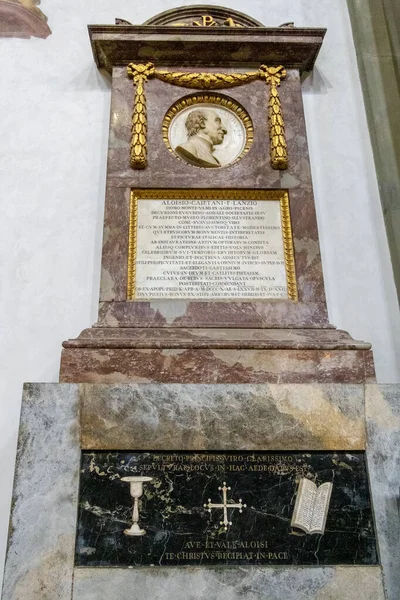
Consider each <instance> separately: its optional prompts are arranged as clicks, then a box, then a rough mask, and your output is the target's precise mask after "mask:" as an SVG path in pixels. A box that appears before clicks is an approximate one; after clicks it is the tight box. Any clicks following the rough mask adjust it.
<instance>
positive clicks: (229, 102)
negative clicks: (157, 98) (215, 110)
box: [162, 93, 254, 169]
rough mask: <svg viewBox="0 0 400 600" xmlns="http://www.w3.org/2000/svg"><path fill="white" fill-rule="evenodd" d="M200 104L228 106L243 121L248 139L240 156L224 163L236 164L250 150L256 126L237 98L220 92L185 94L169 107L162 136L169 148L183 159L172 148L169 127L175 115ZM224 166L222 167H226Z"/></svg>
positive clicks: (178, 157) (228, 165)
mask: <svg viewBox="0 0 400 600" xmlns="http://www.w3.org/2000/svg"><path fill="white" fill-rule="evenodd" d="M198 104H215V105H216V106H219V107H221V108H226V109H228V110H230V111H231V112H233V113H234V114H235V115H236V116H237V117H238V119H239V120H240V121H241V122H242V124H243V127H244V130H245V134H246V141H245V144H244V148H243V150H242V152H241V153H240V154H239V156H237V157H236V158H235V160H233V161H232V162H230V163H229V164H227V165H224V167H230V166H231V165H234V164H235V163H237V162H238V160H240V159H241V158H243V156H244V155H245V154H247V152H248V151H249V150H250V147H251V145H252V143H253V139H254V128H253V122H252V120H251V117H250V115H249V114H248V112H247V110H246V109H245V108H244V107H243V106H242V105H241V104H240V103H239V102H237V101H236V100H233V98H230V97H229V96H222V95H219V94H209V93H208V94H207V93H199V94H191V95H189V96H184V97H183V98H180V99H179V100H178V101H177V102H174V104H173V105H172V106H171V108H169V109H168V111H167V113H166V115H165V117H164V119H163V124H162V136H163V140H164V142H165V144H166V146H167V148H168V150H169V151H170V152H171V153H172V154H173V155H174V156H175V157H176V158H177V159H178V160H181V161H182V162H185V161H183V160H182V159H181V158H180V156H179V155H178V154H177V153H176V152H175V151H174V149H173V148H172V146H171V144H170V141H169V137H168V132H169V127H170V125H171V122H172V119H173V118H174V117H176V115H178V114H179V113H180V112H181V111H182V110H184V109H185V108H188V107H189V106H196V105H198ZM191 166H193V167H195V168H196V169H201V168H203V167H198V166H197V165H191ZM224 167H222V168H224Z"/></svg>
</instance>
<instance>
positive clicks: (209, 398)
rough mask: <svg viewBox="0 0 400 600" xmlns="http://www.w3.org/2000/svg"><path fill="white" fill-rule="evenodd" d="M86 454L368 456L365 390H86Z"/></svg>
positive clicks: (189, 387)
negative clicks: (223, 452) (236, 452)
mask: <svg viewBox="0 0 400 600" xmlns="http://www.w3.org/2000/svg"><path fill="white" fill-rule="evenodd" d="M80 390H81V415H82V419H81V425H82V448H86V449H91V450H96V449H98V450H108V449H113V450H132V449H135V450H153V449H163V450H304V449H307V450H343V449H346V450H363V449H364V448H365V421H364V386H363V385H337V384H314V385H306V384H300V385H293V384H288V385H283V384H282V385H278V384H271V385H259V384H254V385H251V384H250V385H249V384H242V385H240V384H239V385H237V384H227V385H218V384H217V385H213V384H209V385H207V384H199V385H195V384H185V385H180V384H122V385H104V384H93V385H91V384H83V385H81V386H80Z"/></svg>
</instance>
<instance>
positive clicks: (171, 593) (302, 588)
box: [73, 567, 385, 600]
mask: <svg viewBox="0 0 400 600" xmlns="http://www.w3.org/2000/svg"><path fill="white" fill-rule="evenodd" d="M117 590H118V591H117ZM109 598H115V599H118V600H139V599H140V600H154V599H155V598H166V599H172V598H173V599H174V600H217V599H218V600H243V599H244V598H245V599H246V600H283V599H284V600H323V599H326V600H331V599H332V600H333V599H334V600H359V598H363V600H384V598H385V596H384V592H383V585H382V572H381V568H380V567H307V568H304V567H250V568H249V567H231V568H223V569H222V568H219V569H218V568H210V567H201V568H200V567H198V568H192V567H187V568H182V567H181V568H173V567H169V568H168V569H166V568H162V567H154V568H139V569H134V570H133V569H115V568H114V569H86V568H85V569H75V576H74V593H73V600H109Z"/></svg>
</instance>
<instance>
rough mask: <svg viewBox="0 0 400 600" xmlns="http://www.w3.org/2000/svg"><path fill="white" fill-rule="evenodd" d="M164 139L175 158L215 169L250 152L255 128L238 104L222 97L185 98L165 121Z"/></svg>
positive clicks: (198, 96) (167, 114)
mask: <svg viewBox="0 0 400 600" xmlns="http://www.w3.org/2000/svg"><path fill="white" fill-rule="evenodd" d="M163 137H164V141H165V144H166V145H167V147H168V149H169V150H170V152H172V154H174V155H175V157H177V158H179V159H180V160H181V161H183V162H185V163H186V164H188V165H191V166H194V167H200V168H206V169H210V168H211V169H213V168H214V169H215V168H220V167H225V166H228V165H231V164H232V163H233V162H235V161H236V160H238V159H239V158H241V157H242V156H243V155H244V154H246V152H248V150H249V148H250V146H251V143H252V141H253V124H252V121H251V119H250V116H249V115H248V113H247V111H246V110H245V109H244V108H243V106H241V105H240V104H239V103H237V102H236V101H234V100H233V99H232V98H229V97H228V96H222V94H218V95H216V94H215V95H214V94H207V95H204V98H203V96H202V95H201V94H196V95H193V96H186V97H184V98H182V99H181V100H178V101H177V102H175V104H173V105H172V106H171V108H170V109H169V110H168V112H167V113H166V115H165V117H164V121H163Z"/></svg>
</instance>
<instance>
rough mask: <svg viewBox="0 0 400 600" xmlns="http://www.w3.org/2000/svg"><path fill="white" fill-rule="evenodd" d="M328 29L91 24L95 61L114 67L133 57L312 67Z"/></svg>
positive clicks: (177, 63)
mask: <svg viewBox="0 0 400 600" xmlns="http://www.w3.org/2000/svg"><path fill="white" fill-rule="evenodd" d="M325 32H326V29H304V28H296V27H293V28H292V27H287V28H279V27H276V28H267V27H174V26H171V25H169V26H153V25H89V36H90V39H91V44H92V49H93V55H94V58H95V61H96V64H97V66H98V67H99V68H104V69H106V70H107V71H109V72H110V73H111V71H112V68H113V67H114V66H127V65H128V64H129V63H130V62H135V63H146V62H156V63H157V64H162V65H165V66H166V67H169V66H171V67H172V66H179V67H183V66H188V65H190V66H191V67H197V68H199V67H203V68H207V69H209V68H210V67H218V68H219V67H221V68H228V67H238V68H243V66H244V65H246V68H258V67H259V65H260V64H261V63H264V64H268V65H270V66H278V65H281V64H283V65H285V68H286V69H299V71H300V72H303V71H310V70H311V69H312V68H313V66H314V63H315V60H316V58H317V55H318V52H319V49H320V47H321V45H322V41H323V38H324V35H325Z"/></svg>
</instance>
